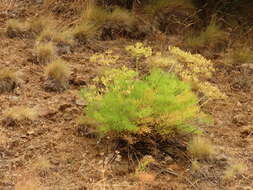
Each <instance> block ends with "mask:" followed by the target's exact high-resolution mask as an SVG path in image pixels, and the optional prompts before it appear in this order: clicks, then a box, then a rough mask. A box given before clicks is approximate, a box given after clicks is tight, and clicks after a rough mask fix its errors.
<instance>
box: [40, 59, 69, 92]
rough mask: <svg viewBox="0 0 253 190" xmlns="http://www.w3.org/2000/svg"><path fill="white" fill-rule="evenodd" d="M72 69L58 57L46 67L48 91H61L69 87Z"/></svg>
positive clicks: (45, 86)
mask: <svg viewBox="0 0 253 190" xmlns="http://www.w3.org/2000/svg"><path fill="white" fill-rule="evenodd" d="M70 74H71V70H70V68H69V66H68V65H67V63H65V62H64V61H63V60H62V59H56V60H54V61H53V62H51V63H50V64H48V65H47V66H46V67H45V76H46V82H45V83H44V88H45V89H46V90H47V91H56V92H61V91H64V90H66V89H67V88H68V85H69V77H70Z"/></svg>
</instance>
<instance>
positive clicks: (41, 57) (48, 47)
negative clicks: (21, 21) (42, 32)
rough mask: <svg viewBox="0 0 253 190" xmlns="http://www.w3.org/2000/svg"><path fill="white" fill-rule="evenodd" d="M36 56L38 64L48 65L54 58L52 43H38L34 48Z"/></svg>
mask: <svg viewBox="0 0 253 190" xmlns="http://www.w3.org/2000/svg"><path fill="white" fill-rule="evenodd" d="M36 54H37V61H38V62H39V63H40V64H46V63H49V62H51V61H52V60H53V58H54V56H55V47H54V45H53V43H40V44H38V45H37V46H36Z"/></svg>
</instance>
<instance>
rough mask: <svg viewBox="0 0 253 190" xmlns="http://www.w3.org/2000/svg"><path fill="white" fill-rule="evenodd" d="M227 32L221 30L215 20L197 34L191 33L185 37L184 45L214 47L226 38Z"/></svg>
mask: <svg viewBox="0 0 253 190" xmlns="http://www.w3.org/2000/svg"><path fill="white" fill-rule="evenodd" d="M227 37H228V35H227V33H226V32H225V31H223V30H222V29H221V28H220V26H219V25H218V24H217V23H216V20H215V19H213V21H211V22H210V24H209V25H208V26H207V28H206V29H205V30H203V31H201V32H200V34H199V35H195V34H191V35H189V36H188V38H187V39H186V45H187V46H188V47H190V48H203V47H211V48H215V47H216V46H217V45H219V44H223V43H224V42H225V41H226V40H227Z"/></svg>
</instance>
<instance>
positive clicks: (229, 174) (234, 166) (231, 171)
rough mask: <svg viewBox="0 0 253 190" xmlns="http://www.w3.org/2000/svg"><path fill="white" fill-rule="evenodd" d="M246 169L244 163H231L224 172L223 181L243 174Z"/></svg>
mask: <svg viewBox="0 0 253 190" xmlns="http://www.w3.org/2000/svg"><path fill="white" fill-rule="evenodd" d="M246 169H247V166H246V164H245V163H244V162H233V163H231V164H230V166H229V167H227V168H226V170H225V172H224V176H223V177H224V179H227V180H229V179H232V178H233V177H235V176H237V175H241V174H243V173H244V172H245V171H246Z"/></svg>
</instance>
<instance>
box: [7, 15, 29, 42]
mask: <svg viewBox="0 0 253 190" xmlns="http://www.w3.org/2000/svg"><path fill="white" fill-rule="evenodd" d="M28 30H29V26H28V23H26V22H21V21H19V20H15V19H11V20H9V21H8V22H7V30H6V32H7V35H8V36H9V37H10V38H15V37H19V38H22V37H25V36H26V35H27V31H28Z"/></svg>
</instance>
